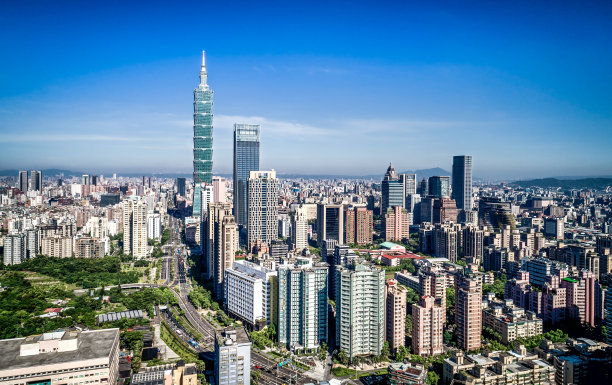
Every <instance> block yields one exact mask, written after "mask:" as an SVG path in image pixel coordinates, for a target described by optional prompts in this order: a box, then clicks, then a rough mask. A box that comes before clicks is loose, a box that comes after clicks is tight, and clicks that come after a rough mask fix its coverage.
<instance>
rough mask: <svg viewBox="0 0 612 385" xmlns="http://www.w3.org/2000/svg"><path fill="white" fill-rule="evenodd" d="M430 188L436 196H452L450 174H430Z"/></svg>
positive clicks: (430, 193)
mask: <svg viewBox="0 0 612 385" xmlns="http://www.w3.org/2000/svg"><path fill="white" fill-rule="evenodd" d="M428 189H429V195H431V196H433V197H435V198H450V196H451V191H450V176H430V177H429V182H428Z"/></svg>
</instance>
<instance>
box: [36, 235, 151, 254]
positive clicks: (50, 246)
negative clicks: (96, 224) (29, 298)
mask: <svg viewBox="0 0 612 385" xmlns="http://www.w3.org/2000/svg"><path fill="white" fill-rule="evenodd" d="M145 242H146V240H145ZM73 243H74V240H73V238H72V237H63V236H61V235H54V236H51V237H45V238H43V239H42V242H41V243H40V245H41V253H42V254H43V255H46V256H48V257H56V258H70V257H72V256H73V254H74V248H73Z"/></svg>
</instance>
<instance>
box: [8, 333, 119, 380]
mask: <svg viewBox="0 0 612 385" xmlns="http://www.w3.org/2000/svg"><path fill="white" fill-rule="evenodd" d="M118 338H119V329H102V330H89V331H83V332H78V331H68V332H63V331H61V332H55V333H45V334H42V335H35V336H30V337H26V338H13V339H8V340H0V357H2V360H0V371H1V370H8V369H19V368H29V367H33V366H43V365H54V364H61V363H66V362H72V361H83V360H91V359H96V358H106V357H109V356H110V354H111V350H112V348H113V344H114V342H115V341H116V340H118ZM54 339H55V340H62V341H66V340H71V339H77V348H76V349H75V350H68V351H54V352H46V353H44V352H41V353H38V354H29V355H22V354H21V352H22V345H34V344H35V343H37V342H40V341H49V340H54Z"/></svg>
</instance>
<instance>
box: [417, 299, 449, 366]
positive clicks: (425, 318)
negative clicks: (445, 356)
mask: <svg viewBox="0 0 612 385" xmlns="http://www.w3.org/2000/svg"><path fill="white" fill-rule="evenodd" d="M445 313H446V309H445V308H443V307H441V306H440V305H437V304H436V303H435V298H434V297H431V296H428V295H426V296H423V297H421V300H420V301H419V304H416V303H415V304H412V351H413V352H414V354H418V355H419V356H429V355H435V354H442V353H444V343H443V335H444V321H445V317H446V316H445Z"/></svg>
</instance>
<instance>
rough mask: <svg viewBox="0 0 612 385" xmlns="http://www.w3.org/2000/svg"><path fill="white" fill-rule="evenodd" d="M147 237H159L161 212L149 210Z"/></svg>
mask: <svg viewBox="0 0 612 385" xmlns="http://www.w3.org/2000/svg"><path fill="white" fill-rule="evenodd" d="M147 238H150V239H157V240H158V239H161V214H160V213H155V212H150V213H149V215H148V216H147Z"/></svg>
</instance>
